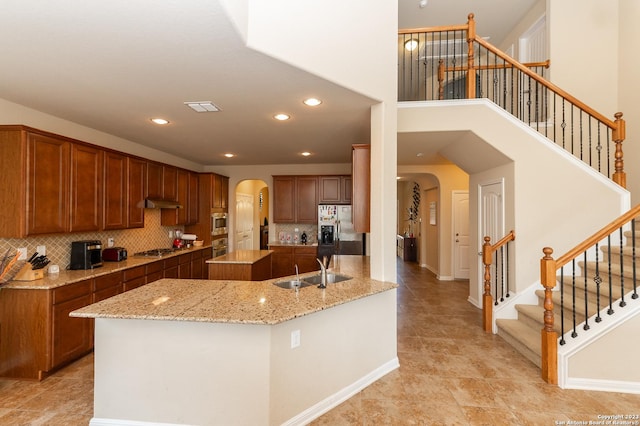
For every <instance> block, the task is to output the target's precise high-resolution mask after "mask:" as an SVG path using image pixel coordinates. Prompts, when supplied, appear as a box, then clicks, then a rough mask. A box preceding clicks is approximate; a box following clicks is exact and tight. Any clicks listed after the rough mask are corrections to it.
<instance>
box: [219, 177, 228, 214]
mask: <svg viewBox="0 0 640 426" xmlns="http://www.w3.org/2000/svg"><path fill="white" fill-rule="evenodd" d="M221 177H222V179H221V180H220V183H221V185H222V187H221V188H220V208H222V210H227V209H228V208H229V178H228V177H226V176H221Z"/></svg>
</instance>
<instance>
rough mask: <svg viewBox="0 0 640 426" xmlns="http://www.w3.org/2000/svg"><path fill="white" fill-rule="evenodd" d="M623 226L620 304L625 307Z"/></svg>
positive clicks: (621, 233)
mask: <svg viewBox="0 0 640 426" xmlns="http://www.w3.org/2000/svg"><path fill="white" fill-rule="evenodd" d="M622 237H623V232H622V226H621V227H620V303H619V306H620V307H621V308H624V307H625V306H626V305H627V302H625V300H624V247H623V246H622Z"/></svg>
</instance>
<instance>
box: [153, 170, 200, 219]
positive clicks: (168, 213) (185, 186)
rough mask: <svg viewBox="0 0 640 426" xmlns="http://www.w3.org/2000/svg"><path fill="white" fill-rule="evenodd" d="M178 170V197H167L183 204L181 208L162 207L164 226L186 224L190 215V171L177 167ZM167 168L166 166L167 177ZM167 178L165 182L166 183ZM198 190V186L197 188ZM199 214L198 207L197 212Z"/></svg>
mask: <svg viewBox="0 0 640 426" xmlns="http://www.w3.org/2000/svg"><path fill="white" fill-rule="evenodd" d="M175 171H176V197H175V199H171V198H166V199H167V200H170V201H177V202H178V204H180V205H181V206H182V208H179V209H174V208H172V209H162V213H161V215H162V217H161V221H160V223H161V224H162V225H163V226H175V225H186V224H189V223H187V217H188V216H190V214H189V213H188V210H189V181H190V179H189V172H188V171H187V170H183V169H178V168H175ZM166 172H167V168H165V178H166V176H167V175H166ZM166 182H167V181H166V179H165V183H166ZM196 192H197V188H196ZM194 214H197V209H196V213H194Z"/></svg>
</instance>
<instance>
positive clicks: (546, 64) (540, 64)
mask: <svg viewBox="0 0 640 426" xmlns="http://www.w3.org/2000/svg"><path fill="white" fill-rule="evenodd" d="M522 65H524V66H525V67H528V68H535V67H544V68H549V67H550V66H551V61H550V60H549V59H547V60H546V61H544V62H526V63H523V64H522ZM514 66H515V65H513V64H502V65H478V66H476V69H477V70H501V69H508V68H513V67H514ZM467 69H468V68H467V67H466V66H460V67H448V68H445V69H444V71H445V72H451V71H454V72H457V71H466V70H467Z"/></svg>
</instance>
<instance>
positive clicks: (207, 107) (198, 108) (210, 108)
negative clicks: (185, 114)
mask: <svg viewBox="0 0 640 426" xmlns="http://www.w3.org/2000/svg"><path fill="white" fill-rule="evenodd" d="M184 104H185V105H186V106H188V107H189V108H191V109H192V110H194V111H195V112H218V111H220V108H218V106H217V105H215V104H214V103H213V102H211V101H199V102H185V103H184Z"/></svg>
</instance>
